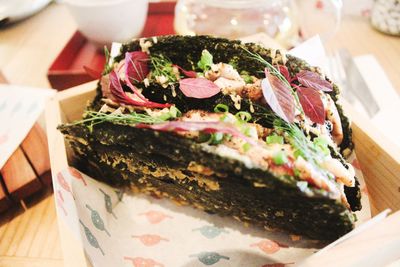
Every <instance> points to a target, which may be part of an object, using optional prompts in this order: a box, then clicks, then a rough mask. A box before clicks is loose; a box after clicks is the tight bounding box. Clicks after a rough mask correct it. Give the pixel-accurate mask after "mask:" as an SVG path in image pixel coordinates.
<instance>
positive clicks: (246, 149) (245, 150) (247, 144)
mask: <svg viewBox="0 0 400 267" xmlns="http://www.w3.org/2000/svg"><path fill="white" fill-rule="evenodd" d="M242 148H243V151H244V152H247V151H249V149H250V148H251V145H250V144H249V143H244V144H243V146H242Z"/></svg>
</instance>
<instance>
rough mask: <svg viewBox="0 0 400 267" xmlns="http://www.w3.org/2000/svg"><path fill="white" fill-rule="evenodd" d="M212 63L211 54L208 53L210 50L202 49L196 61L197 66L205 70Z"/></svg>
mask: <svg viewBox="0 0 400 267" xmlns="http://www.w3.org/2000/svg"><path fill="white" fill-rule="evenodd" d="M212 64H213V56H212V55H211V54H210V52H208V51H207V50H205V49H204V50H203V52H201V58H200V61H199V62H197V67H199V68H200V69H202V70H203V71H207V70H209V69H210V68H211V65H212Z"/></svg>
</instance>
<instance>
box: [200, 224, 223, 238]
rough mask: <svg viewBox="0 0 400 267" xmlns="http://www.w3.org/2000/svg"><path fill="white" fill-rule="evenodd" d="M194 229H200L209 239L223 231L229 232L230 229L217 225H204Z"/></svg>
mask: <svg viewBox="0 0 400 267" xmlns="http://www.w3.org/2000/svg"><path fill="white" fill-rule="evenodd" d="M193 231H200V233H201V234H202V235H203V236H204V237H206V238H208V239H213V238H215V237H217V236H219V235H220V234H221V233H229V232H228V231H226V230H224V229H222V228H219V227H215V226H212V225H204V226H202V227H200V228H196V229H193Z"/></svg>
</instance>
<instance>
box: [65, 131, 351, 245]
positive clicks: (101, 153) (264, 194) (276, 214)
mask: <svg viewBox="0 0 400 267" xmlns="http://www.w3.org/2000/svg"><path fill="white" fill-rule="evenodd" d="M60 130H61V131H62V133H63V134H65V135H66V137H67V139H68V141H69V142H70V144H71V145H72V147H73V149H74V151H75V153H76V155H77V158H78V167H79V168H80V169H81V170H83V171H85V172H87V173H88V174H89V175H92V176H93V177H98V178H100V179H102V180H103V181H104V182H106V183H109V184H111V185H117V186H131V187H132V188H134V189H137V190H139V191H141V192H144V193H148V194H152V195H156V196H162V197H167V198H171V199H173V200H175V201H177V202H179V203H181V204H189V205H192V206H195V207H197V208H200V209H203V210H205V211H206V212H209V213H215V214H219V215H221V216H231V217H234V218H236V219H238V220H240V221H242V222H246V223H250V224H252V225H258V226H261V227H265V228H268V229H269V228H278V229H283V230H286V231H288V232H290V233H294V234H299V235H305V236H307V237H309V238H311V239H317V240H325V241H331V240H334V239H337V238H338V237H340V236H342V235H344V234H345V233H347V232H349V231H350V230H351V229H352V228H353V223H354V217H353V215H352V213H351V212H350V211H349V210H348V209H347V208H346V207H345V206H343V204H341V203H340V202H339V201H336V200H333V199H330V198H329V197H327V196H326V192H324V191H321V190H316V189H311V191H310V192H309V193H308V194H306V193H304V192H302V191H301V190H299V188H298V187H297V185H296V180H295V179H294V178H293V177H290V176H281V177H277V176H274V175H272V174H271V173H269V172H268V171H265V170H261V169H256V168H254V169H248V168H246V167H245V166H244V165H243V164H242V163H241V162H240V161H237V160H234V159H227V158H223V157H220V156H217V155H215V154H212V153H209V152H206V151H204V150H203V149H202V148H201V145H200V144H197V143H195V142H193V141H192V140H189V139H184V138H181V137H179V136H176V135H174V134H169V133H164V132H156V131H151V130H147V129H138V128H132V127H129V126H123V125H121V126H118V127H116V126H115V125H114V124H111V123H103V124H99V125H96V126H95V130H94V131H93V132H92V133H90V132H89V130H88V128H87V127H85V126H84V125H75V126H61V127H60ZM192 161H195V162H197V163H199V164H202V165H204V166H207V167H209V168H211V169H212V170H214V172H215V174H212V175H210V176H201V177H199V175H198V174H196V173H193V172H191V171H189V170H188V169H187V166H188V165H189V163H190V162H192ZM177 172H178V173H182V174H184V176H182V177H181V176H180V175H177V174H176V173H177ZM222 174H224V175H222Z"/></svg>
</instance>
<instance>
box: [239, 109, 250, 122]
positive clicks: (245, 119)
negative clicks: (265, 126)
mask: <svg viewBox="0 0 400 267" xmlns="http://www.w3.org/2000/svg"><path fill="white" fill-rule="evenodd" d="M235 117H236V118H237V119H238V120H240V121H243V122H248V121H250V120H251V114H250V113H248V112H247V111H239V112H238V113H236V114H235Z"/></svg>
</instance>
